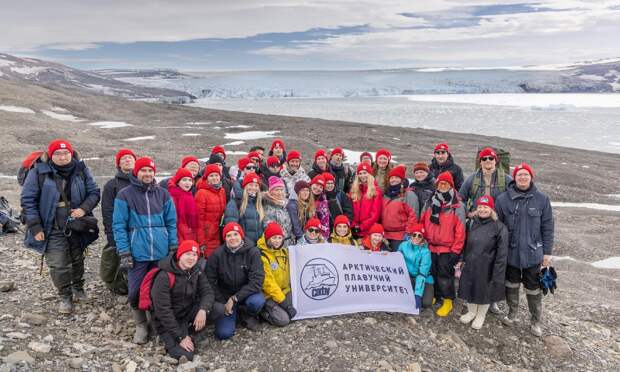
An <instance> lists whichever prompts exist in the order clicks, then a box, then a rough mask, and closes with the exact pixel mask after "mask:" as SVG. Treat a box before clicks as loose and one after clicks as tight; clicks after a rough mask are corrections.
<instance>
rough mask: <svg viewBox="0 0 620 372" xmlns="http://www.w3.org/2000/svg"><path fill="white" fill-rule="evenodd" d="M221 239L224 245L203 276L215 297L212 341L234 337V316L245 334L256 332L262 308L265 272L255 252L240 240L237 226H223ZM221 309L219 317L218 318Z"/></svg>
mask: <svg viewBox="0 0 620 372" xmlns="http://www.w3.org/2000/svg"><path fill="white" fill-rule="evenodd" d="M222 236H223V237H224V244H222V245H221V246H220V247H219V248H218V249H216V250H215V252H213V254H212V255H211V257H209V259H208V260H207V268H206V270H205V272H206V274H207V279H208V280H209V284H210V285H211V288H213V291H214V293H215V304H214V306H213V309H214V314H213V315H212V317H213V318H214V319H217V320H216V321H215V337H216V338H217V339H219V340H226V339H229V338H231V337H232V336H234V334H235V330H236V328H237V315H239V318H240V319H241V322H242V323H243V324H244V325H245V326H246V327H247V328H248V329H249V330H251V331H255V330H257V329H258V318H257V316H258V313H259V312H260V311H261V309H262V308H263V305H264V304H265V297H264V296H263V293H262V287H263V282H264V280H265V271H264V269H263V263H262V261H261V258H260V257H261V254H260V252H259V250H258V249H257V248H256V245H255V244H254V243H253V242H252V241H251V240H248V239H245V238H244V231H243V229H242V228H241V226H240V225H239V224H238V223H236V222H230V223H227V224H226V225H225V226H224V229H223V231H222ZM218 304H219V305H218ZM222 306H223V309H224V311H223V314H218V313H219V311H220V309H221V308H222ZM222 315H223V316H222Z"/></svg>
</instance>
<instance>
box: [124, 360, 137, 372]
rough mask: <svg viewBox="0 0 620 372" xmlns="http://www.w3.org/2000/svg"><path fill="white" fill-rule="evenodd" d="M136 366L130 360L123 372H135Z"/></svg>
mask: <svg viewBox="0 0 620 372" xmlns="http://www.w3.org/2000/svg"><path fill="white" fill-rule="evenodd" d="M137 368H138V365H137V364H136V362H134V361H133V360H130V361H129V362H127V364H125V372H136V369H137Z"/></svg>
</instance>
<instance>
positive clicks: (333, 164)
mask: <svg viewBox="0 0 620 372" xmlns="http://www.w3.org/2000/svg"><path fill="white" fill-rule="evenodd" d="M329 167H330V172H331V173H332V174H333V175H334V177H335V178H336V190H338V191H342V192H344V193H345V194H346V193H348V192H349V191H351V184H352V183H353V178H354V177H355V173H354V172H353V171H352V170H351V167H349V165H348V164H345V163H344V150H342V148H341V147H336V148H335V149H333V150H332V152H331V153H330V158H329Z"/></svg>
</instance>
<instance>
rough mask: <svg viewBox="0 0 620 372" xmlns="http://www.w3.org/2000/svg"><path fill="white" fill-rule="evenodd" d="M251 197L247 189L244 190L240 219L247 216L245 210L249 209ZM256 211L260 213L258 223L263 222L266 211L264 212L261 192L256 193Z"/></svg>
mask: <svg viewBox="0 0 620 372" xmlns="http://www.w3.org/2000/svg"><path fill="white" fill-rule="evenodd" d="M249 198H250V195H249V193H248V189H247V187H246V188H245V189H243V197H242V198H241V207H239V217H241V216H243V215H244V214H245V210H246V209H247V207H248V200H249ZM256 211H257V212H258V221H259V222H262V221H263V218H264V217H265V211H264V210H263V196H262V193H261V192H260V191H259V192H257V193H256Z"/></svg>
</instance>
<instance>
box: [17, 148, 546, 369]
mask: <svg viewBox="0 0 620 372" xmlns="http://www.w3.org/2000/svg"><path fill="white" fill-rule="evenodd" d="M345 160H346V159H345V152H344V151H343V149H342V148H335V149H333V150H331V151H329V152H328V151H325V150H323V149H319V150H317V151H316V152H315V153H314V156H313V159H312V164H311V166H310V168H309V171H308V172H306V170H305V169H304V167H303V166H302V161H303V159H302V155H301V153H300V152H299V151H295V150H291V151H287V150H286V147H285V143H284V141H282V140H281V139H276V140H274V141H273V142H272V143H271V146H270V147H269V149H268V150H267V149H265V148H263V147H261V146H255V147H253V148H251V149H250V151H249V153H248V155H247V156H244V157H242V158H240V159H239V160H238V161H237V163H236V164H234V165H232V166H229V165H228V164H227V156H226V151H225V149H224V148H223V147H222V146H215V147H214V148H213V149H212V151H211V154H210V157H209V159H208V161H207V162H206V165H204V164H202V163H201V161H200V160H199V159H198V158H197V157H195V156H186V157H184V158H183V159H182V160H181V163H180V167H179V169H178V170H177V171H176V172H175V174H174V175H173V176H172V177H169V178H165V179H163V180H161V181H160V182H159V183H157V182H156V180H155V176H156V172H157V166H156V164H155V161H154V160H153V159H152V158H149V157H138V156H137V155H136V154H135V153H134V152H133V151H132V150H129V149H120V150H119V151H118V152H117V154H116V156H115V165H116V168H117V174H116V175H115V176H114V178H113V179H112V180H110V181H108V182H107V183H106V184H105V186H104V188H103V193H102V197H101V207H102V217H103V225H104V228H105V235H106V238H107V245H106V248H111V247H112V248H113V249H114V250H115V251H116V253H117V256H118V258H117V260H118V268H119V270H121V271H125V270H126V277H127V281H126V286H127V292H128V302H129V304H130V307H131V311H132V313H133V318H134V321H135V324H136V331H135V334H134V339H133V340H134V342H135V343H138V344H142V343H146V342H147V341H148V338H149V329H152V330H154V331H155V332H157V334H158V335H159V336H160V339H161V340H163V342H164V344H165V347H166V350H167V351H168V353H169V354H170V355H172V356H173V357H175V358H181V357H186V358H188V359H191V358H192V357H193V351H194V344H193V335H195V334H196V333H197V332H199V331H201V330H202V329H203V328H204V327H205V325H206V324H207V323H210V324H214V325H215V336H216V338H218V339H227V338H230V337H232V336H233V335H234V333H235V329H236V326H237V323H241V324H244V325H245V326H246V327H247V328H248V329H251V330H253V329H256V327H257V325H258V323H259V319H263V320H264V321H267V322H269V323H271V324H273V325H276V326H285V325H287V324H288V323H289V322H290V321H291V319H293V318H294V317H295V315H296V313H297V310H296V309H295V308H294V307H293V304H292V297H291V284H290V277H289V261H288V249H295V248H294V247H298V246H303V245H309V244H316V243H326V242H327V243H333V244H343V245H349V246H351V245H352V246H357V247H359V248H360V249H366V250H370V251H385V252H401V254H402V255H403V257H404V260H405V263H406V266H407V269H408V271H409V274H410V278H411V283H412V286H413V288H414V292H415V303H416V306H417V307H418V308H422V307H433V306H435V307H437V308H436V310H435V312H436V314H437V315H438V316H440V317H445V316H448V315H449V314H450V313H451V312H452V310H453V301H454V299H455V297H456V295H457V293H456V292H457V291H456V286H455V282H456V281H458V283H459V285H458V288H459V290H458V296H459V297H460V298H461V299H463V301H464V302H465V303H466V306H467V313H466V314H464V315H463V316H461V317H460V321H461V322H463V323H466V324H467V323H470V322H471V326H472V327H473V328H475V329H479V328H481V327H482V325H483V323H484V320H485V316H486V314H487V311H489V309H491V311H493V312H496V313H501V310H500V309H499V308H498V306H497V303H498V302H500V301H503V300H506V303H507V305H508V312H507V314H503V316H502V322H503V323H504V324H506V325H512V324H513V323H514V322H515V321H516V319H517V314H518V307H519V287H520V285H521V283H522V284H523V286H524V288H525V293H526V297H527V302H528V307H529V310H530V314H531V325H530V329H531V331H532V333H533V334H535V335H537V336H541V335H542V329H541V316H542V291H541V288H540V284H539V281H538V274H539V272H540V270H541V267H542V266H549V265H550V260H551V253H552V247H553V229H554V222H553V215H552V211H551V205H550V202H549V198H548V197H547V196H546V195H544V194H543V193H542V192H540V191H539V190H537V188H536V186H535V184H534V182H533V179H534V171H533V169H532V168H531V167H530V166H529V165H528V164H526V163H523V164H520V165H518V166H516V167H515V168H514V170H513V171H512V177H511V175H510V168H509V167H507V166H506V164H505V163H506V162H505V161H503V160H504V159H502V158H501V154H498V153H497V151H496V150H495V149H493V148H490V147H489V148H485V149H482V150H481V151H479V154H478V161H477V164H476V171H475V172H474V173H473V174H471V175H470V176H469V177H467V178H466V179H465V178H464V176H463V171H462V169H461V168H460V167H459V166H458V165H457V164H456V163H455V161H454V158H453V156H452V154H451V153H450V150H449V147H448V144H447V143H439V144H437V145H436V146H435V149H434V156H433V159H432V160H431V163H430V164H427V163H426V162H418V163H415V164H414V166H413V179H412V180H409V178H408V177H407V169H406V166H405V165H403V164H400V165H398V164H395V163H394V162H393V159H392V154H391V153H390V151H388V150H386V149H380V150H378V151H377V152H376V154H375V156H374V157H373V156H372V154H371V153H369V152H364V153H362V154H361V156H360V159H359V162H358V163H357V164H355V165H350V164H349V163H345ZM99 201H100V190H99V187H98V186H97V184H96V183H95V181H94V179H93V177H92V175H91V173H90V170H89V169H88V167H87V166H86V164H85V163H84V162H83V161H82V160H80V158H79V154H78V152H76V151H74V150H73V147H72V145H71V144H70V143H69V142H68V141H66V140H55V141H52V142H51V143H50V144H49V146H48V149H47V151H46V152H44V153H43V154H42V155H41V157H40V159H39V160H38V161H37V162H36V163H35V164H34V166H33V168H32V169H31V171H30V172H29V173H28V175H27V177H26V181H25V184H24V187H23V190H22V195H21V204H22V208H23V210H24V215H25V221H26V225H27V227H28V229H27V232H26V245H27V246H29V247H31V248H33V249H36V250H37V251H39V252H40V253H42V254H43V255H44V258H45V261H46V263H47V265H48V267H49V272H50V276H51V278H52V281H53V283H54V285H55V286H56V288H57V289H58V294H59V297H60V307H59V311H60V312H61V313H71V312H72V311H73V306H74V305H73V303H74V301H80V300H84V299H86V298H87V295H86V293H85V291H84V279H83V274H84V249H85V248H86V247H87V245H88V244H89V243H90V242H92V238H90V239H89V237H88V235H87V234H84V233H83V232H82V231H81V230H80V229H79V225H80V224H79V223H76V221H77V222H79V221H80V220H82V219H84V218H85V217H88V216H92V211H93V209H94V208H95V207H96V206H97V204H98V203H99ZM76 226H77V227H76ZM334 246H335V247H337V245H334ZM161 272H163V273H167V275H165V274H163V273H161ZM459 274H460V275H459ZM145 278H147V279H145ZM115 279H116V278H115ZM151 279H152V282H151V281H150V280H151ZM108 284H110V283H108ZM145 297H146V298H147V299H148V300H149V301H147V302H149V303H150V304H151V305H150V306H149V307H144V306H142V303H143V300H144V298H145ZM147 312H150V314H151V315H152V316H151V317H150V318H151V321H150V322H149V321H148V319H149V317H147Z"/></svg>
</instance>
